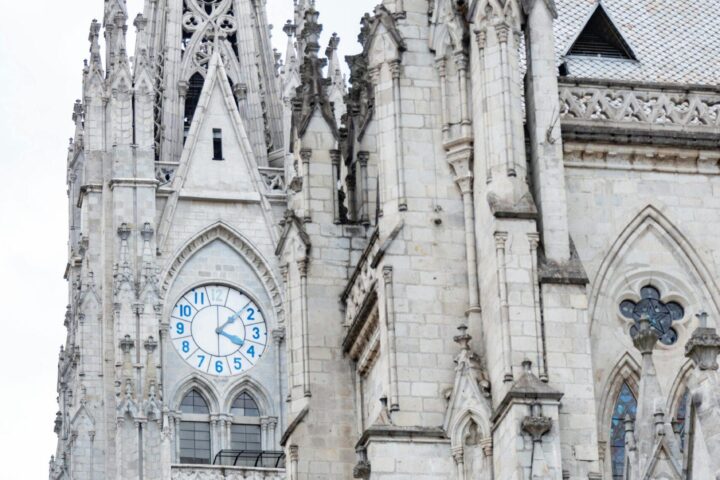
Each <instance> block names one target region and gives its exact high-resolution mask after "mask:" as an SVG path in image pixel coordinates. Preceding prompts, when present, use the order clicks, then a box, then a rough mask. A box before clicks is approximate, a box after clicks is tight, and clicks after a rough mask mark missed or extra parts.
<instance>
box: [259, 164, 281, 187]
mask: <svg viewBox="0 0 720 480" xmlns="http://www.w3.org/2000/svg"><path fill="white" fill-rule="evenodd" d="M259 170H260V176H261V177H262V179H263V182H265V186H266V187H267V189H268V191H269V192H270V193H284V192H285V171H284V170H283V169H282V168H270V167H260V168H259Z"/></svg>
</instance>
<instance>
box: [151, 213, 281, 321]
mask: <svg viewBox="0 0 720 480" xmlns="http://www.w3.org/2000/svg"><path fill="white" fill-rule="evenodd" d="M216 239H220V240H222V241H224V242H225V243H227V244H228V245H230V246H231V247H232V248H234V249H235V250H236V251H237V252H239V253H240V254H241V255H242V256H243V257H244V258H245V259H246V260H247V261H248V262H249V263H250V265H252V267H253V268H254V269H255V272H257V274H258V276H259V277H260V280H261V281H262V283H263V285H264V286H265V289H266V290H267V292H268V295H269V296H270V299H271V300H272V303H273V309H274V311H275V312H276V314H277V319H278V322H280V323H282V322H284V321H285V312H284V310H283V301H282V294H281V292H280V287H279V286H278V285H279V284H278V282H277V281H276V279H275V275H274V274H273V272H272V270H270V267H269V266H268V264H267V262H266V261H265V260H264V259H263V257H262V255H261V254H260V252H258V251H257V250H256V249H255V248H254V247H253V246H252V245H251V244H250V243H249V242H247V241H246V240H245V239H244V238H243V237H242V236H241V235H239V234H237V233H235V232H234V231H232V230H230V228H228V227H226V226H225V225H224V224H222V223H217V224H215V225H213V226H211V227H209V228H207V229H206V230H205V231H203V232H202V233H200V234H199V235H198V236H196V237H195V238H194V239H193V240H191V241H190V242H189V243H187V244H186V245H185V246H184V247H183V249H182V250H181V252H180V253H179V254H178V255H176V256H175V260H174V261H173V262H172V264H171V265H170V267H169V268H168V269H167V270H166V271H165V272H164V274H163V276H162V278H163V280H162V283H161V291H162V294H163V297H164V296H165V295H167V292H168V290H169V288H170V285H171V284H172V281H173V279H174V278H175V276H176V275H177V274H178V273H179V272H180V270H181V269H182V266H183V265H184V264H185V262H186V261H187V260H188V259H190V257H192V256H193V254H195V252H197V251H198V250H200V249H201V248H202V247H204V246H205V245H207V244H209V243H210V242H212V241H213V240H216Z"/></svg>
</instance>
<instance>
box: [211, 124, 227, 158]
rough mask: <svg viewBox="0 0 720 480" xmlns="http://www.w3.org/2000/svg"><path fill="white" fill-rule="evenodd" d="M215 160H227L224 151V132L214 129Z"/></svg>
mask: <svg viewBox="0 0 720 480" xmlns="http://www.w3.org/2000/svg"><path fill="white" fill-rule="evenodd" d="M213 160H225V159H224V158H223V149H222V130H220V129H219V128H213Z"/></svg>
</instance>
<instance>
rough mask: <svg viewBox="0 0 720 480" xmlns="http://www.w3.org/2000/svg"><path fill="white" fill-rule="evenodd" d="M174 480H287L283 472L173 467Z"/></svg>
mask: <svg viewBox="0 0 720 480" xmlns="http://www.w3.org/2000/svg"><path fill="white" fill-rule="evenodd" d="M171 479H172V480H286V479H287V477H286V476H285V473H284V471H283V470H277V469H267V468H263V469H260V468H233V467H222V468H220V467H215V468H213V467H198V466H192V467H185V466H175V467H172V474H171Z"/></svg>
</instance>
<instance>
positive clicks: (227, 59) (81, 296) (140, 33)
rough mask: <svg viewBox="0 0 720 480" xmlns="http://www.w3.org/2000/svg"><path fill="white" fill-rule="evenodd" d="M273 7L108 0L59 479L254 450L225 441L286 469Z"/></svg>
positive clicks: (80, 178) (86, 141)
mask: <svg viewBox="0 0 720 480" xmlns="http://www.w3.org/2000/svg"><path fill="white" fill-rule="evenodd" d="M265 8H266V7H265V1H264V0H147V1H146V2H145V5H144V9H143V12H142V13H140V14H138V15H137V16H135V17H134V19H131V17H130V12H128V10H127V5H126V2H125V0H105V11H104V16H103V18H102V21H101V22H100V21H95V20H93V22H92V23H91V26H90V33H89V42H90V56H89V59H88V60H86V62H85V67H84V70H83V96H82V98H81V99H79V100H78V101H77V102H76V103H75V105H74V106H73V121H74V123H75V136H74V138H73V140H72V142H71V145H70V149H69V154H68V177H67V182H68V195H69V211H70V225H69V231H70V240H69V260H68V266H67V270H66V278H67V280H68V284H69V300H68V309H67V312H66V317H65V324H66V326H67V329H68V335H67V340H66V344H65V345H64V346H63V348H62V350H61V352H60V358H59V379H58V403H59V411H58V414H57V418H56V422H55V431H56V433H57V435H58V447H57V452H56V454H55V456H54V457H53V459H52V461H51V464H50V478H51V479H53V480H58V479H69V478H73V479H76V480H99V479H118V480H121V479H122V480H131V479H132V480H142V479H169V478H171V475H172V478H186V477H185V476H183V475H186V476H187V475H192V473H187V472H183V470H182V468H180V467H175V466H173V465H179V464H188V463H193V464H203V463H205V464H213V463H216V464H217V463H218V462H220V463H222V464H224V465H228V463H227V462H230V463H229V465H231V466H234V467H237V468H242V467H243V466H245V465H246V464H247V463H248V462H250V460H248V459H247V458H244V457H243V456H242V455H240V456H238V455H226V453H227V452H230V451H233V452H240V451H244V452H252V455H255V456H254V457H253V458H252V459H251V460H252V462H256V461H259V462H260V463H261V464H262V465H263V466H266V467H268V468H276V467H277V468H278V470H279V471H280V470H282V467H283V466H284V455H283V453H282V452H281V447H280V435H281V433H282V431H283V428H285V427H286V426H287V423H288V420H287V414H286V411H285V410H286V404H285V398H286V396H287V378H286V367H285V365H286V358H285V357H286V355H285V346H284V342H285V327H284V322H285V313H284V305H285V302H284V292H283V291H282V289H281V285H282V282H281V280H280V279H281V278H282V275H281V269H280V266H279V264H278V261H277V257H276V255H275V247H276V244H277V241H278V237H279V231H278V230H279V227H278V225H279V223H280V219H282V214H283V213H284V211H285V209H286V203H287V202H286V197H285V186H284V168H283V166H284V154H283V152H284V151H285V150H287V147H286V145H285V143H284V142H285V137H286V136H285V135H284V132H283V129H284V127H283V112H282V106H281V103H280V102H279V77H278V75H277V73H276V68H277V66H276V62H277V59H276V57H275V56H274V54H273V50H272V48H271V47H270V33H269V32H270V30H269V25H268V23H267V17H266V12H265ZM130 28H135V30H136V38H137V40H136V45H135V50H134V55H133V54H132V52H129V51H128V46H127V36H128V31H129V29H130ZM223 452H225V453H223ZM224 455H226V456H227V458H226V456H224ZM258 459H259V460H258ZM178 468H179V470H178V471H177V472H176V470H177V469H178ZM188 478H189V477H188Z"/></svg>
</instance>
